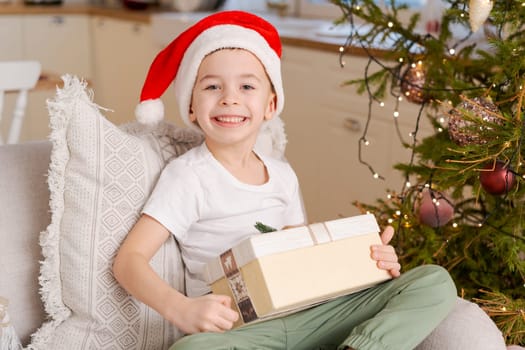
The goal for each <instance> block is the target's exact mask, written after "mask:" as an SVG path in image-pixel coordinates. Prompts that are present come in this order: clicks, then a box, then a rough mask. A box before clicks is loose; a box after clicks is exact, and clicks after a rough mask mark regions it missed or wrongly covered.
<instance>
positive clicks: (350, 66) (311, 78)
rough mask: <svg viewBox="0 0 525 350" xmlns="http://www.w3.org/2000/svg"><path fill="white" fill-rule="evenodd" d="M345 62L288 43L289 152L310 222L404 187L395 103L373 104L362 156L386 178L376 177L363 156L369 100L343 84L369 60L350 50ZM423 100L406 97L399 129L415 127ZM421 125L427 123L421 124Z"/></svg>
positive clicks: (285, 62)
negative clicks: (399, 167)
mask: <svg viewBox="0 0 525 350" xmlns="http://www.w3.org/2000/svg"><path fill="white" fill-rule="evenodd" d="M345 60H346V61H347V62H346V65H345V68H341V67H340V65H339V60H338V52H337V51H336V50H334V52H327V51H319V50H314V49H308V48H298V47H292V46H285V47H284V50H283V60H282V61H283V79H284V88H285V96H286V106H285V110H284V112H283V115H282V117H283V120H284V121H285V124H286V131H287V134H288V140H289V142H288V145H287V151H286V155H287V158H288V160H289V161H290V163H291V164H292V166H293V167H294V169H295V170H296V172H297V175H298V177H299V181H300V184H301V188H302V191H303V196H304V201H305V207H306V210H307V213H308V219H309V221H311V222H318V221H324V220H332V219H335V218H337V217H338V216H349V215H354V214H357V213H358V209H357V208H356V207H354V206H353V205H352V202H353V201H356V200H357V201H360V202H364V203H368V204H371V203H374V202H375V200H376V199H377V198H385V196H386V194H387V189H394V190H399V189H400V188H401V186H402V182H403V181H402V177H401V176H400V174H399V173H398V172H397V171H395V170H394V169H393V168H392V167H393V165H394V164H395V163H398V162H407V161H408V160H409V152H407V151H406V150H404V149H403V146H402V145H401V143H400V141H399V139H398V136H397V131H396V127H395V124H394V121H393V111H394V107H393V106H394V102H393V101H392V99H390V100H387V101H385V104H386V105H385V107H380V106H379V105H378V104H375V105H374V106H373V114H372V118H371V120H370V123H369V125H368V132H367V135H366V140H367V141H368V145H367V146H365V144H364V142H361V147H362V153H361V159H362V160H363V161H364V162H366V163H369V164H370V166H371V167H372V168H373V171H374V172H376V173H378V174H379V175H381V176H382V177H384V178H385V180H381V179H377V178H375V177H374V176H373V175H374V174H373V172H372V171H371V170H370V169H369V168H368V166H366V165H364V164H362V163H361V162H360V161H359V151H358V149H359V143H360V141H359V140H360V139H361V138H362V136H363V131H364V129H365V128H366V125H367V114H368V98H367V96H366V95H359V94H357V92H356V89H355V88H354V87H349V86H346V87H343V86H342V83H343V82H344V81H346V80H350V79H358V78H361V77H362V76H363V74H364V69H365V66H366V64H367V58H365V57H356V56H347V57H345ZM418 108H419V106H417V105H410V104H409V103H408V102H402V107H401V108H400V110H401V117H402V118H403V119H400V120H399V124H400V129H401V132H402V133H406V134H407V135H408V130H412V128H413V125H414V123H413V122H414V120H415V118H416V115H417V110H418ZM423 128H427V126H424V127H423Z"/></svg>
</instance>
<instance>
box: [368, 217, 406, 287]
mask: <svg viewBox="0 0 525 350" xmlns="http://www.w3.org/2000/svg"><path fill="white" fill-rule="evenodd" d="M393 236H394V228H393V227H392V226H387V227H386V228H385V230H384V231H383V233H382V234H381V241H382V242H383V244H376V245H373V246H371V247H370V250H371V254H370V256H371V257H372V259H374V260H375V261H377V267H379V268H380V269H383V270H387V271H388V272H389V273H390V275H391V276H392V277H394V278H395V277H399V275H401V272H400V270H401V265H400V264H399V262H398V258H397V254H396V251H395V250H394V247H392V246H391V245H389V244H388V243H390V240H392V237H393Z"/></svg>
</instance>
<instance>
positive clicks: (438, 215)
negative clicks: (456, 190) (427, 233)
mask: <svg viewBox="0 0 525 350" xmlns="http://www.w3.org/2000/svg"><path fill="white" fill-rule="evenodd" d="M453 216H454V206H452V204H451V203H450V199H448V198H447V197H445V196H444V195H443V194H441V193H439V192H432V195H431V194H430V191H425V192H423V195H422V197H421V199H420V201H419V221H421V222H422V223H423V224H425V225H428V226H430V227H440V226H444V225H446V224H447V223H448V222H449V221H450V220H452V217H453Z"/></svg>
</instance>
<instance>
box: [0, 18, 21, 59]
mask: <svg viewBox="0 0 525 350" xmlns="http://www.w3.org/2000/svg"><path fill="white" fill-rule="evenodd" d="M22 33H23V32H22V21H21V17H20V16H15V15H5V16H0V60H3V61H4V60H20V59H22V58H23V48H22V47H23V40H24V37H23V34H22Z"/></svg>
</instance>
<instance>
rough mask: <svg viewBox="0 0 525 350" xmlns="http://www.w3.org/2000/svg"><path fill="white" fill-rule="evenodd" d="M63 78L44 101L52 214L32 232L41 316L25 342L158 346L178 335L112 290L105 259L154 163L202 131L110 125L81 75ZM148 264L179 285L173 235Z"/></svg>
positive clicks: (134, 211)
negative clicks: (44, 317) (38, 258)
mask: <svg viewBox="0 0 525 350" xmlns="http://www.w3.org/2000/svg"><path fill="white" fill-rule="evenodd" d="M63 80H64V88H63V89H59V90H57V94H56V97H55V99H54V100H51V101H48V108H49V112H50V127H51V137H50V138H51V141H52V144H53V149H52V153H51V163H50V169H49V178H48V183H49V188H50V207H51V210H52V217H51V223H50V225H49V226H48V228H47V229H46V230H45V231H44V232H42V233H41V237H40V244H41V247H42V253H43V256H44V261H43V262H42V266H41V275H40V284H41V295H42V299H43V303H44V306H45V309H46V313H47V314H48V318H49V321H48V322H46V323H45V324H44V325H43V326H42V327H41V328H40V329H39V330H38V331H37V332H36V333H35V334H34V335H33V336H32V342H31V344H30V345H29V347H28V349H53V350H61V349H64V350H71V349H75V350H81V349H97V350H102V349H126V350H130V349H143V350H150V349H166V348H168V347H169V346H170V345H171V344H172V343H173V342H174V341H175V339H177V338H178V337H180V336H181V334H180V332H179V331H178V330H177V329H175V328H174V327H173V326H172V325H170V324H169V323H168V322H166V321H165V320H164V319H163V318H162V317H161V316H160V315H159V314H158V313H156V312H155V311H154V310H152V309H150V308H148V307H147V306H145V305H143V304H142V303H140V302H138V301H136V300H135V299H134V298H132V297H131V296H129V295H128V294H127V293H126V292H125V291H124V290H123V289H122V288H121V287H120V285H119V284H118V283H117V282H116V280H115V279H114V277H113V274H112V263H113V259H114V256H115V254H116V252H117V250H118V248H119V246H120V244H121V242H122V240H123V239H124V238H125V236H126V234H127V233H128V231H129V230H130V229H131V227H132V226H133V225H134V223H135V222H136V220H137V219H138V216H139V212H140V210H141V208H142V206H143V204H144V202H145V201H146V199H147V198H148V196H149V193H150V191H151V190H152V188H153V186H154V185H155V183H156V181H157V178H158V176H159V173H160V171H161V169H162V168H163V167H164V165H165V164H166V162H167V161H169V160H170V159H171V158H173V157H176V156H178V155H180V154H182V153H184V152H186V151H187V150H189V149H190V148H192V147H194V146H196V145H198V144H200V143H201V142H202V136H201V135H199V134H198V133H196V132H194V131H191V130H189V129H180V128H177V127H175V126H173V125H170V124H167V123H161V124H160V125H159V126H158V127H156V128H154V129H151V128H149V129H145V128H144V127H141V126H140V125H138V124H131V125H127V126H125V127H121V128H119V127H116V126H115V125H113V124H112V123H110V122H109V121H108V120H107V119H106V118H105V117H104V116H103V115H102V114H101V111H100V107H98V106H97V105H96V104H94V103H93V101H92V94H91V92H90V91H88V90H86V84H85V82H82V81H80V80H79V79H77V78H75V77H71V76H64V77H63ZM151 265H152V267H153V268H154V270H155V271H156V272H157V273H158V274H159V275H160V276H161V277H162V278H164V279H165V280H166V281H168V282H170V283H171V284H172V285H173V287H174V288H176V289H178V290H181V291H183V290H184V286H183V276H184V274H183V270H182V263H181V259H180V253H179V250H178V248H177V246H176V242H175V241H174V240H173V239H169V240H168V241H167V242H166V244H164V246H163V247H162V249H161V250H160V251H159V252H158V254H156V256H155V257H154V258H153V259H152V262H151Z"/></svg>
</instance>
